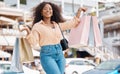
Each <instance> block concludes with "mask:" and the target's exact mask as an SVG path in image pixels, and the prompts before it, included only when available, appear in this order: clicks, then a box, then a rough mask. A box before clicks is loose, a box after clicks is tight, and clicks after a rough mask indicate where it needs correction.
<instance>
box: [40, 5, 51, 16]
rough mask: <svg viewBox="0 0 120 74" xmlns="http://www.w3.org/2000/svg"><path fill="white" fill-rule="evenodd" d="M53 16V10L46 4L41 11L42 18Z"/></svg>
mask: <svg viewBox="0 0 120 74" xmlns="http://www.w3.org/2000/svg"><path fill="white" fill-rule="evenodd" d="M52 15H53V9H52V7H51V5H50V4H46V5H45V6H44V8H43V10H42V16H43V18H51V16H52Z"/></svg>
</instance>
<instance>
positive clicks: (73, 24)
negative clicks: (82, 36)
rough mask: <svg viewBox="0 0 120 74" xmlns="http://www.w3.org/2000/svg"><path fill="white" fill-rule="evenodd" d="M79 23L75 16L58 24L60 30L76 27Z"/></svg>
mask: <svg viewBox="0 0 120 74" xmlns="http://www.w3.org/2000/svg"><path fill="white" fill-rule="evenodd" d="M79 23H80V19H79V18H77V17H76V16H75V17H74V18H73V19H71V20H69V21H66V22H64V23H59V25H60V27H61V30H68V29H71V28H74V27H77V26H78V24H79Z"/></svg>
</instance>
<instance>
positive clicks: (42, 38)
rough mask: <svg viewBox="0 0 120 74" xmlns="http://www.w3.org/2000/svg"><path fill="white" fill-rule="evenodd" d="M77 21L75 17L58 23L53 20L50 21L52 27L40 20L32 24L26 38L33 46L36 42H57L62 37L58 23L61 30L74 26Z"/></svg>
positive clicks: (41, 43) (50, 43)
mask: <svg viewBox="0 0 120 74" xmlns="http://www.w3.org/2000/svg"><path fill="white" fill-rule="evenodd" d="M79 22H80V19H78V18H77V17H74V18H73V19H71V20H69V21H66V22H63V23H59V24H57V23H56V22H54V21H53V22H52V23H53V24H54V28H52V27H49V26H46V25H45V23H44V21H42V20H41V21H40V22H38V23H36V24H35V25H34V26H33V28H32V30H31V32H30V34H29V35H27V37H26V38H27V39H28V41H29V43H30V44H31V45H32V46H33V47H34V46H36V45H37V44H39V46H44V45H54V44H58V43H60V40H61V38H62V34H61V31H60V28H59V26H58V25H60V27H61V30H62V31H64V30H67V29H71V28H74V27H76V26H77V25H78V24H79Z"/></svg>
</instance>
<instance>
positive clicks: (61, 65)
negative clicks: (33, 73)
mask: <svg viewBox="0 0 120 74" xmlns="http://www.w3.org/2000/svg"><path fill="white" fill-rule="evenodd" d="M40 61H41V65H42V67H43V69H44V70H45V72H46V74H64V70H65V58H64V55H63V52H62V48H61V45H60V44H56V45H45V46H42V47H41V51H40Z"/></svg>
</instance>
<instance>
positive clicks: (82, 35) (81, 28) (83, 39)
mask: <svg viewBox="0 0 120 74" xmlns="http://www.w3.org/2000/svg"><path fill="white" fill-rule="evenodd" d="M90 18H91V16H83V17H81V22H80V24H79V25H78V26H77V27H76V28H73V29H71V31H70V34H69V38H68V43H69V46H70V47H75V48H79V47H81V46H87V43H88V35H89V29H90Z"/></svg>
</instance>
